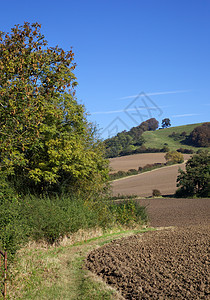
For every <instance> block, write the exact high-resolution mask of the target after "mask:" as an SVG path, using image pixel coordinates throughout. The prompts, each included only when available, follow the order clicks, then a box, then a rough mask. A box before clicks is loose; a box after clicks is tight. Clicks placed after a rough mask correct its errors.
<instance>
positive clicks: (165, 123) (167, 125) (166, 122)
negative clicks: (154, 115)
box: [162, 118, 171, 128]
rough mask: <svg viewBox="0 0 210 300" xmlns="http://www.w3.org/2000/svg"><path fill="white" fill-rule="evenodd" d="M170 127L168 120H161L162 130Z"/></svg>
mask: <svg viewBox="0 0 210 300" xmlns="http://www.w3.org/2000/svg"><path fill="white" fill-rule="evenodd" d="M170 126H171V121H170V119H168V118H165V119H163V120H162V128H167V127H170Z"/></svg>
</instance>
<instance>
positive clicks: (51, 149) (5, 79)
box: [0, 23, 108, 191]
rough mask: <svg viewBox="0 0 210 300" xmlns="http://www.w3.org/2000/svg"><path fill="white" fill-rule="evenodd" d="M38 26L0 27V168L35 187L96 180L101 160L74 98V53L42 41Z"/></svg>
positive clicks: (102, 172)
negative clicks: (4, 31) (6, 30)
mask: <svg viewBox="0 0 210 300" xmlns="http://www.w3.org/2000/svg"><path fill="white" fill-rule="evenodd" d="M40 28H41V26H40V25H39V24H38V23H35V24H32V25H30V24H29V23H24V25H23V26H20V25H17V26H15V27H14V28H12V29H11V33H7V34H6V33H3V32H0V172H2V174H4V175H5V176H7V178H8V179H9V180H11V181H12V180H15V182H17V181H19V182H21V184H23V185H25V186H27V187H32V188H33V189H36V190H38V191H43V190H44V189H47V190H48V189H55V188H56V189H58V188H59V187H60V186H63V185H64V184H65V187H66V188H68V189H69V188H73V189H77V188H80V189H81V187H84V189H86V188H91V186H93V185H95V186H96V185H97V184H98V186H102V185H103V182H105V181H106V178H107V173H108V169H107V162H106V160H104V158H103V154H102V146H101V143H100V142H99V140H97V138H96V135H95V129H94V128H93V126H92V125H91V124H89V123H88V121H87V119H86V115H85V109H84V106H83V105H80V104H78V103H77V101H76V99H75V87H76V85H77V82H76V77H75V75H74V73H73V71H74V69H75V67H76V64H75V63H74V53H73V52H72V50H70V51H66V52H65V51H64V50H63V49H61V48H59V47H58V46H56V47H47V41H46V40H45V39H44V36H43V35H42V34H41V32H40Z"/></svg>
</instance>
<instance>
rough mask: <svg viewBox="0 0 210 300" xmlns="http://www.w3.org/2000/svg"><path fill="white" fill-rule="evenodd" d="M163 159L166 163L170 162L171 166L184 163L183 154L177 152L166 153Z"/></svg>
mask: <svg viewBox="0 0 210 300" xmlns="http://www.w3.org/2000/svg"><path fill="white" fill-rule="evenodd" d="M165 159H166V161H167V162H171V163H173V164H177V163H179V164H180V163H182V162H183V161H184V157H183V154H182V153H180V152H177V151H171V152H167V153H166V155H165Z"/></svg>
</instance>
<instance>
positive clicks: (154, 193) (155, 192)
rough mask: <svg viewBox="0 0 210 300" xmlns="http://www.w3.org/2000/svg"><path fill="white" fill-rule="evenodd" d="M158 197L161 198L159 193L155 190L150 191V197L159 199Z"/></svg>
mask: <svg viewBox="0 0 210 300" xmlns="http://www.w3.org/2000/svg"><path fill="white" fill-rule="evenodd" d="M159 196H161V192H160V191H159V190H157V189H154V190H153V191H152V197H159Z"/></svg>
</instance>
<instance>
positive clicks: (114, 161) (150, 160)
mask: <svg viewBox="0 0 210 300" xmlns="http://www.w3.org/2000/svg"><path fill="white" fill-rule="evenodd" d="M165 155H166V153H139V154H134V155H126V156H121V157H115V158H110V159H109V165H110V169H111V172H110V173H113V172H117V171H128V170H129V169H136V170H138V168H139V167H144V166H145V165H147V164H154V163H165V162H166V160H165V157H164V156H165ZM183 156H184V160H188V159H189V158H190V157H191V156H192V154H183Z"/></svg>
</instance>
